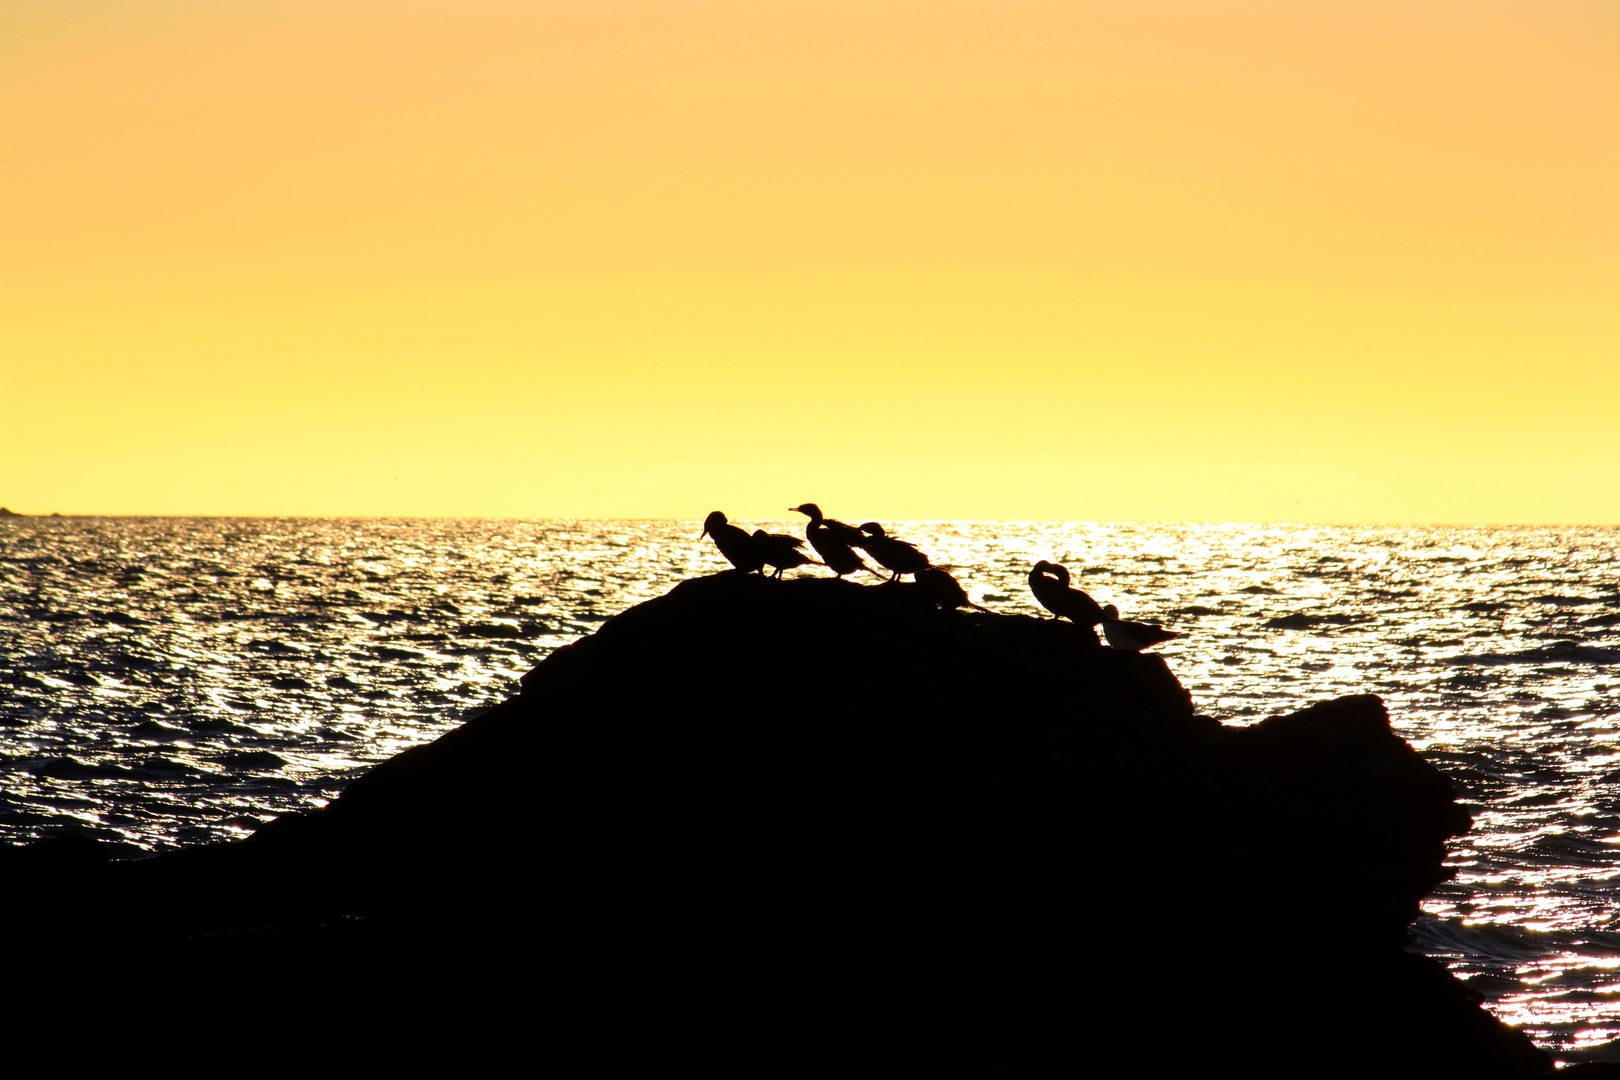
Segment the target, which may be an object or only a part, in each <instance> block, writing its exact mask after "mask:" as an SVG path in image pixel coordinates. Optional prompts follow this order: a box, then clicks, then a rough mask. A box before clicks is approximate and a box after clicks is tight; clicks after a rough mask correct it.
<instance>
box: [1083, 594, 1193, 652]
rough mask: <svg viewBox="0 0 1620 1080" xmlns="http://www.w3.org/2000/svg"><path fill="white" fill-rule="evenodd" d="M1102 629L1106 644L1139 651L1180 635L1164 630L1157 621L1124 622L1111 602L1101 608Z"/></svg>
mask: <svg viewBox="0 0 1620 1080" xmlns="http://www.w3.org/2000/svg"><path fill="white" fill-rule="evenodd" d="M1102 630H1103V637H1105V638H1107V639H1108V644H1110V645H1112V646H1113V647H1114V648H1116V649H1129V650H1130V651H1131V652H1141V651H1142V650H1143V649H1149V648H1152V647H1153V646H1155V645H1158V644H1159V643H1161V642H1165V641H1169V640H1170V639H1171V638H1178V637H1180V636H1181V633H1180V632H1179V631H1176V630H1166V629H1165V628H1164V627H1162V626H1160V625H1159V624H1158V623H1139V622H1126V621H1124V620H1123V619H1121V618H1120V617H1119V609H1118V608H1117V607H1115V606H1114V605H1113V604H1109V605H1108V606H1107V607H1105V608H1103V617H1102Z"/></svg>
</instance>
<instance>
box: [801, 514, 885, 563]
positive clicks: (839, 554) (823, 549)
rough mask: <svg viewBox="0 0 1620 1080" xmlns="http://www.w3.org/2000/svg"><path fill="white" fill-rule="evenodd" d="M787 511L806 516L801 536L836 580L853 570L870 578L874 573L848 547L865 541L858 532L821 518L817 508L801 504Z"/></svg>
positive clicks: (864, 537)
mask: <svg viewBox="0 0 1620 1080" xmlns="http://www.w3.org/2000/svg"><path fill="white" fill-rule="evenodd" d="M788 509H789V510H796V511H798V512H799V513H801V514H806V515H808V516H809V518H810V524H809V525H807V526H805V530H804V535H805V536H806V538H808V539H809V541H810V546H811V547H813V548H815V549H816V554H817V555H820V556H821V561H822V562H823V563H825V564H826V566H827V569H829V570H831V571H832V572H833V573H835V574H837V575H838V576H839V577H843V576H844V575H845V574H853V573H854V572H855V571H857V570H865V571H866V572H867V573H870V574H877V573H878V572H877V571H876V570H873V569H872V568H871V567H870V566H867V565H866V563H864V562H862V561H861V557H860V556H859V555H857V554H856V553H855V549H854V547H853V546H852V545H854V544H859V543H860V542H861V541H863V540H865V539H866V534H865V533H863V532H861V530H859V529H857V528H856V527H855V526H853V525H846V524H845V523H844V522H842V521H838V520H837V519H835V518H829V517H823V516H822V514H821V507H819V506H817V505H816V504H815V503H801V504H800V505H798V506H790V507H788ZM878 576H879V577H882V576H883V575H882V574H878Z"/></svg>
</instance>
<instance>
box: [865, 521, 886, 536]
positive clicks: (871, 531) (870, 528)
mask: <svg viewBox="0 0 1620 1080" xmlns="http://www.w3.org/2000/svg"><path fill="white" fill-rule="evenodd" d="M861 532H863V533H865V534H866V535H867V536H882V535H883V526H881V525H879V524H878V523H877V522H875V521H868V522H867V523H866V524H865V525H862V526H861Z"/></svg>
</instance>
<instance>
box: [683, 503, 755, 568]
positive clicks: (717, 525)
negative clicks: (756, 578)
mask: <svg viewBox="0 0 1620 1080" xmlns="http://www.w3.org/2000/svg"><path fill="white" fill-rule="evenodd" d="M704 536H710V537H713V538H714V546H715V547H717V548H719V549H720V554H722V555H724V556H725V557H726V561H727V562H729V563H731V565H732V566H735V567H736V568H737V569H738V570H741V571H742V572H743V573H745V574H749V573H753V572H754V571H755V570H763V568H764V566H765V559H764V556H763V555H762V554H761V552H760V550H759V544H757V543H756V542H755V541H754V538H753V537H752V536H749V535H748V534H747V533H746V532H744V531H743V530H742V529H739V528H737V526H735V525H732V524H730V523H729V522H727V521H726V515H724V514H722V513H721V512H720V511H718V510H716V511H715V512H714V513H712V514H710V515H709V516H708V517H706V518H704V519H703V531H702V532H701V533H699V534H698V539H699V540H701V539H703V537H704Z"/></svg>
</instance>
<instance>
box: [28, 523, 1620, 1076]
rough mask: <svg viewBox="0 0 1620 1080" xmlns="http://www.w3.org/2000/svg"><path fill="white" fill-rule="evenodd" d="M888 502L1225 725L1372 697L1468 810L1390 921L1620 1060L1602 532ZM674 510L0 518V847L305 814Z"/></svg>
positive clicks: (651, 545) (632, 550)
mask: <svg viewBox="0 0 1620 1080" xmlns="http://www.w3.org/2000/svg"><path fill="white" fill-rule="evenodd" d="M833 509H834V510H835V511H842V510H843V508H839V507H835V508H833ZM846 516H847V515H846ZM746 524H747V525H748V527H749V528H753V527H754V526H755V525H756V524H757V525H763V526H765V527H767V528H772V529H773V530H778V529H783V528H791V529H793V531H795V532H802V520H801V521H796V522H789V523H781V522H777V523H771V522H758V523H754V522H750V523H746ZM886 524H888V525H890V526H891V529H890V531H891V532H892V533H894V534H895V535H898V536H901V537H903V538H906V539H910V540H913V541H915V542H916V543H917V544H918V545H919V546H920V547H922V548H923V550H925V551H927V552H929V553H930V554H931V555H932V556H933V557H934V559H935V561H936V562H938V563H942V564H947V565H950V566H952V567H954V568H955V570H956V573H957V577H958V578H959V579H960V580H961V581H962V583H963V585H964V586H966V587H967V589H968V591H969V594H970V595H971V596H972V598H973V599H974V600H976V601H978V602H979V603H982V604H984V605H985V606H987V607H990V608H993V609H996V610H1001V611H1008V612H1029V613H1039V609H1038V607H1037V606H1036V605H1035V603H1034V601H1033V598H1032V597H1031V596H1030V595H1029V591H1028V588H1027V586H1026V584H1025V575H1026V574H1027V573H1028V570H1029V567H1030V565H1031V564H1032V563H1033V562H1034V561H1036V560H1037V559H1042V558H1048V559H1055V560H1056V561H1058V562H1062V563H1064V564H1066V565H1067V566H1068V567H1069V568H1070V569H1071V571H1073V572H1074V574H1075V576H1076V578H1077V582H1076V583H1077V584H1078V585H1079V586H1080V587H1082V588H1084V589H1086V590H1087V591H1088V592H1090V593H1091V594H1092V595H1093V596H1095V597H1096V598H1097V599H1098V601H1099V602H1102V603H1110V602H1112V603H1116V604H1118V605H1119V607H1120V610H1121V613H1122V615H1123V616H1124V617H1125V618H1136V619H1139V620H1145V621H1162V622H1164V623H1166V624H1167V625H1169V626H1170V627H1172V628H1175V629H1179V630H1182V631H1184V632H1185V636H1183V637H1182V638H1180V639H1179V640H1176V641H1174V642H1170V643H1168V644H1166V645H1163V646H1161V647H1160V648H1159V649H1158V651H1159V652H1160V653H1162V654H1163V655H1164V656H1165V658H1166V659H1167V660H1168V661H1169V663H1170V666H1171V668H1172V670H1174V671H1175V672H1176V674H1177V675H1178V676H1179V677H1180V678H1181V680H1182V682H1183V683H1184V684H1185V685H1186V686H1187V688H1188V689H1189V690H1190V691H1191V692H1192V694H1193V699H1194V701H1195V702H1196V703H1197V705H1198V707H1199V708H1200V711H1202V712H1204V713H1206V714H1207V715H1210V716H1214V717H1216V718H1218V719H1220V720H1222V721H1225V722H1227V723H1235V724H1244V723H1252V722H1255V721H1258V720H1260V719H1263V718H1264V717H1266V716H1270V715H1274V714H1277V713H1283V712H1289V711H1292V710H1294V709H1298V708H1301V707H1303V706H1305V705H1308V704H1311V703H1312V702H1315V701H1320V700H1323V699H1325V698H1330V697H1335V696H1338V695H1341V694H1351V693H1367V692H1371V693H1377V694H1381V695H1382V696H1383V697H1384V698H1385V700H1386V701H1387V702H1388V704H1389V707H1390V711H1391V714H1392V717H1393V720H1394V724H1395V727H1396V730H1397V731H1398V732H1399V733H1400V734H1401V735H1402V736H1404V737H1405V738H1406V739H1408V740H1409V741H1410V742H1411V743H1412V744H1413V745H1414V746H1416V747H1417V748H1418V749H1419V750H1420V751H1422V753H1423V754H1424V755H1425V756H1426V757H1427V758H1428V760H1430V761H1431V762H1433V763H1434V764H1435V765H1436V766H1438V767H1439V768H1441V769H1442V770H1444V771H1445V772H1446V773H1448V774H1449V775H1450V776H1451V777H1452V779H1453V781H1454V782H1455V784H1456V785H1457V788H1458V790H1459V792H1460V793H1461V796H1462V798H1463V800H1464V801H1465V802H1466V803H1467V804H1469V806H1470V808H1471V809H1472V810H1473V812H1474V815H1475V822H1476V824H1475V830H1474V832H1473V833H1471V834H1470V835H1469V836H1467V837H1465V838H1463V839H1461V840H1458V841H1454V842H1453V845H1452V849H1451V856H1450V862H1451V865H1452V866H1454V867H1455V869H1456V871H1457V876H1456V879H1455V880H1454V881H1451V882H1448V883H1446V884H1445V885H1443V886H1442V887H1441V888H1440V889H1439V890H1438V891H1437V892H1436V893H1435V895H1433V896H1432V897H1430V899H1429V901H1428V902H1427V904H1426V905H1425V907H1426V914H1425V916H1424V917H1423V918H1422V919H1421V920H1420V921H1419V923H1418V925H1417V927H1416V938H1417V945H1418V946H1419V947H1421V948H1422V949H1423V950H1424V951H1426V952H1428V953H1429V954H1430V955H1434V956H1438V957H1441V958H1442V959H1444V960H1446V962H1448V963H1449V964H1450V965H1451V966H1452V968H1453V969H1454V970H1456V971H1457V972H1458V973H1459V974H1460V975H1463V976H1465V977H1467V978H1468V979H1469V980H1470V981H1471V983H1472V984H1473V985H1474V986H1475V987H1477V988H1478V989H1479V990H1480V991H1481V992H1482V993H1483V994H1484V995H1485V996H1486V999H1487V1003H1488V1005H1489V1007H1490V1008H1491V1009H1492V1010H1493V1011H1494V1012H1495V1013H1496V1015H1498V1016H1499V1017H1501V1018H1502V1019H1503V1020H1505V1021H1507V1022H1508V1023H1511V1024H1514V1025H1517V1026H1520V1027H1522V1028H1524V1029H1525V1030H1526V1031H1527V1032H1529V1033H1530V1035H1531V1036H1532V1037H1533V1038H1534V1039H1536V1041H1537V1042H1538V1043H1540V1044H1541V1045H1542V1046H1544V1047H1546V1048H1547V1049H1549V1050H1551V1051H1552V1052H1553V1053H1554V1055H1555V1057H1557V1058H1558V1059H1559V1060H1561V1061H1577V1060H1620V1041H1617V1040H1620V909H1617V904H1616V901H1617V898H1620V881H1617V878H1620V859H1617V855H1620V591H1617V585H1620V562H1617V554H1616V553H1617V546H1620V529H1613V528H1562V529H1559V528H1443V527H1430V528H1407V527H1400V528H1395V527H1317V526H1283V525H1195V524H1165V525H1129V524H1095V523H1039V522H893V523H886ZM701 527H702V526H701V523H700V520H698V519H694V520H692V521H678V522H671V521H484V520H408V521H386V520H356V521H335V520H296V519H183V518H49V519H46V518H21V519H18V518H12V519H0V841H3V842H10V843H21V842H26V841H29V840H32V839H35V838H37V837H41V836H48V835H52V834H54V833H57V832H60V831H62V830H64V829H69V828H71V829H78V830H82V831H84V832H86V833H89V834H91V835H94V836H96V837H99V838H101V839H104V840H106V841H108V842H111V843H114V844H117V845H120V846H121V847H122V850H124V851H125V852H126V853H127V854H131V855H135V854H139V853H141V852H147V851H158V850H162V849H167V848H172V847H176V846H181V845H188V844H198V843H204V842H208V841H214V840H225V839H234V838H239V837H242V836H245V835H247V834H248V833H249V832H250V831H251V830H252V829H253V828H254V827H255V826H257V825H258V824H260V823H261V822H264V821H266V820H269V819H270V818H271V817H273V816H275V815H276V814H279V813H283V812H285V811H288V810H297V809H304V808H309V807H315V806H319V805H322V804H324V803H326V802H327V801H329V800H330V799H332V798H333V797H334V796H335V795H336V794H337V792H338V791H340V790H341V789H342V787H343V786H344V784H346V783H347V782H348V781H349V780H351V779H352V778H353V777H355V776H356V775H358V774H359V773H361V772H363V771H364V770H365V769H366V768H368V767H369V766H370V765H372V764H374V763H376V762H378V761H381V760H383V759H384V758H387V757H389V756H391V755H392V754H394V753H397V752H398V751H400V750H402V749H404V748H406V747H408V746H412V745H416V744H418V743H422V742H426V741H428V740H431V739H433V738H434V737H436V736H437V735H439V734H441V733H442V732H444V731H446V730H448V729H449V728H451V727H453V726H455V725H456V724H458V723H460V722H461V721H462V720H464V719H466V718H467V717H469V716H472V715H476V714H477V713H478V712H479V711H480V710H481V709H483V708H487V707H488V706H489V705H491V704H493V703H495V702H497V701H499V700H501V699H502V698H503V697H505V696H506V695H508V694H510V693H513V692H515V690H516V680H517V679H518V678H519V677H520V676H521V675H522V674H523V673H524V672H525V671H527V670H528V669H529V668H531V667H532V666H533V665H534V664H535V663H537V662H538V661H539V660H540V659H541V658H542V657H544V656H545V655H546V653H547V652H549V651H550V650H551V649H554V648H556V647H557V646H559V645H562V644H565V643H567V642H569V641H572V640H574V639H575V638H577V637H579V636H580V635H582V634H587V633H590V632H591V631H592V630H593V629H594V628H595V627H596V626H597V624H599V623H600V622H602V621H603V620H605V619H607V618H609V617H610V616H612V615H613V614H615V613H616V612H618V611H621V610H623V609H624V608H626V607H628V606H630V605H631V604H634V603H637V602H639V601H641V600H645V599H648V598H650V597H653V596H657V595H660V594H661V593H663V592H665V591H666V590H668V589H669V588H670V587H671V586H673V585H674V584H675V583H677V582H679V581H680V580H682V579H684V578H687V577H691V576H694V575H698V574H705V573H711V572H713V571H716V570H720V569H724V568H725V566H726V564H725V562H724V561H723V560H722V559H721V558H720V556H719V555H718V553H717V552H716V551H715V550H714V548H713V545H712V544H710V543H709V542H708V541H707V540H700V539H699V536H698V534H699V530H700V529H701ZM799 572H800V573H814V572H816V571H815V568H806V569H805V570H802V571H799ZM869 580H872V581H875V580H876V579H875V578H873V579H869Z"/></svg>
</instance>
